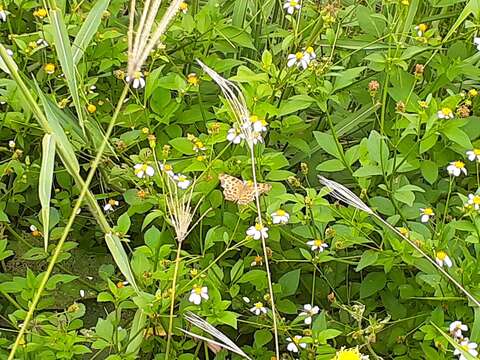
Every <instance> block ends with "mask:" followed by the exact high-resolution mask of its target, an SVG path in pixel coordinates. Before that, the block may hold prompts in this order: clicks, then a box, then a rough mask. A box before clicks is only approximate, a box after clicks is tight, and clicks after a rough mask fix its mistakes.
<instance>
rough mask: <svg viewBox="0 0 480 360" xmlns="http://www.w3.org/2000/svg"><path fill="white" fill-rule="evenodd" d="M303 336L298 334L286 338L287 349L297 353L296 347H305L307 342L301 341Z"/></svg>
mask: <svg viewBox="0 0 480 360" xmlns="http://www.w3.org/2000/svg"><path fill="white" fill-rule="evenodd" d="M302 339H303V337H302V336H300V335H295V336H294V337H293V339H292V338H287V341H288V345H287V350H288V351H291V352H294V353H297V352H298V348H299V347H301V348H302V349H305V348H306V347H307V344H305V343H302V342H301V341H302Z"/></svg>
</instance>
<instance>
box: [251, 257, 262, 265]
mask: <svg viewBox="0 0 480 360" xmlns="http://www.w3.org/2000/svg"><path fill="white" fill-rule="evenodd" d="M261 265H263V257H262V256H260V255H257V256H255V258H254V259H253V261H252V262H251V263H250V266H261Z"/></svg>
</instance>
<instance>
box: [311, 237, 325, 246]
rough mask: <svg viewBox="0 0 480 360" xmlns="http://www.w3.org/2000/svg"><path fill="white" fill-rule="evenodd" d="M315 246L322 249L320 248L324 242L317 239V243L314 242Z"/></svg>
mask: <svg viewBox="0 0 480 360" xmlns="http://www.w3.org/2000/svg"><path fill="white" fill-rule="evenodd" d="M313 244H314V245H315V246H318V247H320V246H322V245H323V241H322V240H320V239H317V240H315V241H314V242H313Z"/></svg>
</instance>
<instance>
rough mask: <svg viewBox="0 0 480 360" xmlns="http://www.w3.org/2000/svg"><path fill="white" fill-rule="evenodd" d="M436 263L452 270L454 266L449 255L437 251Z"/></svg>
mask: <svg viewBox="0 0 480 360" xmlns="http://www.w3.org/2000/svg"><path fill="white" fill-rule="evenodd" d="M435 262H436V263H437V264H438V265H439V266H444V265H445V266H446V267H449V268H451V267H452V266H453V263H452V260H450V258H449V257H448V255H447V253H446V252H445V251H437V253H436V254H435Z"/></svg>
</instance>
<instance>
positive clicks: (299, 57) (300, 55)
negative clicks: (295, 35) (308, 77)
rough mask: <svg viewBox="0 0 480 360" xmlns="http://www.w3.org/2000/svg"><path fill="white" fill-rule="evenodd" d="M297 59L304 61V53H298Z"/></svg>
mask: <svg viewBox="0 0 480 360" xmlns="http://www.w3.org/2000/svg"><path fill="white" fill-rule="evenodd" d="M295 58H296V59H297V60H302V59H303V53H302V52H300V51H299V52H297V53H296V54H295Z"/></svg>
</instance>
